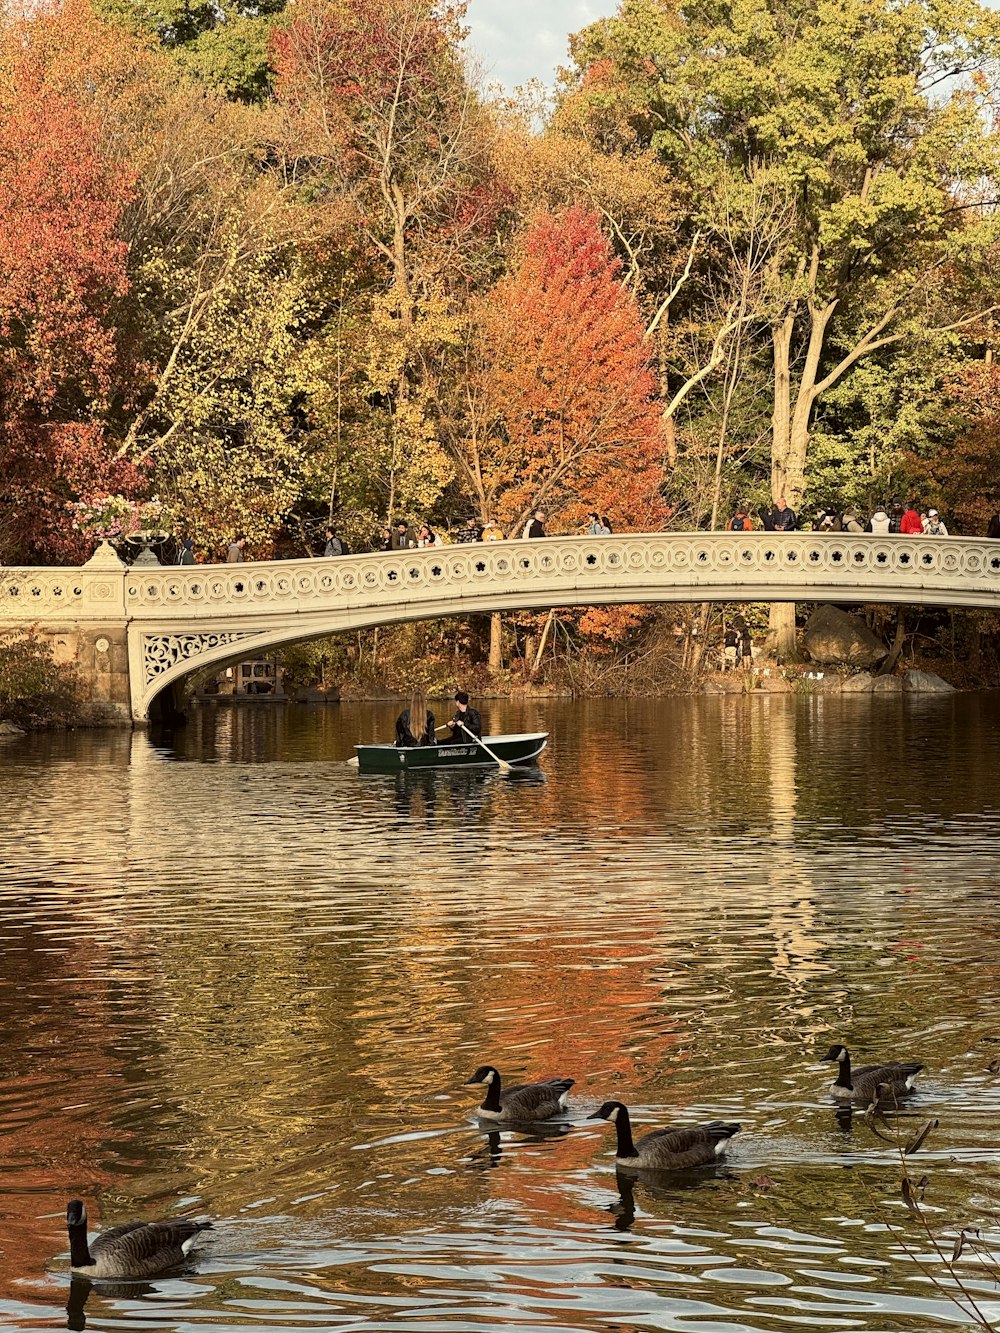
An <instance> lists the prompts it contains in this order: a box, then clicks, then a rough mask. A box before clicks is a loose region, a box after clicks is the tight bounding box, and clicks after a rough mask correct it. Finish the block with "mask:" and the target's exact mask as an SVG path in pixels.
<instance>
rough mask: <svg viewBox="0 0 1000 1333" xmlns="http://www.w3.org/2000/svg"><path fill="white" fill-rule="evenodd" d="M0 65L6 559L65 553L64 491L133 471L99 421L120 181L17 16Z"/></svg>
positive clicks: (109, 373)
mask: <svg viewBox="0 0 1000 1333" xmlns="http://www.w3.org/2000/svg"><path fill="white" fill-rule="evenodd" d="M0 69H2V70H3V72H4V74H5V75H6V76H7V77H6V78H5V79H4V85H5V86H4V89H3V91H2V92H0V474H2V476H3V478H4V484H3V488H2V490H0V539H2V542H3V548H4V556H5V558H6V559H7V560H8V561H13V560H15V559H21V560H26V561H31V560H45V559H57V558H60V557H63V558H65V557H73V556H77V555H80V554H82V553H83V552H82V551H81V550H76V549H74V538H73V536H72V534H71V533H68V532H67V531H66V523H65V520H64V513H65V510H64V507H63V502H64V501H65V500H67V499H70V498H72V497H73V496H75V495H76V494H78V493H80V491H82V490H95V489H102V488H110V487H112V486H115V485H122V484H128V483H129V482H130V481H132V480H134V478H132V477H131V476H130V475H126V473H127V472H128V471H129V470H128V469H127V467H126V468H125V469H123V468H122V465H116V464H114V463H113V462H112V457H113V454H112V451H111V450H110V449H109V448H108V447H107V446H106V444H105V440H104V430H103V425H102V420H101V418H102V414H103V412H104V410H105V408H106V404H107V399H108V397H109V394H110V392H111V387H112V383H113V379H114V367H115V361H116V346H115V334H114V329H113V322H112V318H111V313H110V308H111V306H112V304H113V303H114V301H115V300H116V299H117V298H119V297H121V296H122V295H123V293H124V292H125V290H126V287H127V281H126V276H125V258H126V247H125V244H124V243H123V241H122V240H121V239H120V237H119V231H118V229H119V223H120V221H121V217H122V212H123V209H124V207H125V204H126V202H127V199H128V197H129V179H128V177H127V175H126V173H124V172H123V171H122V170H121V169H119V168H117V167H115V166H113V165H112V164H110V163H109V162H108V161H107V160H106V159H105V158H104V157H103V156H102V154H101V152H100V150H99V147H98V143H97V138H96V132H95V130H94V129H93V128H92V126H91V123H90V121H89V119H88V117H87V116H86V115H85V113H84V110H83V108H82V107H81V106H80V105H79V103H78V102H77V101H76V100H75V99H74V98H73V97H71V96H70V95H69V94H68V93H66V92H65V91H63V90H61V89H59V88H57V87H54V86H53V85H52V84H51V83H50V82H49V81H48V80H47V78H46V70H45V67H44V63H43V60H42V59H41V57H40V55H39V53H38V52H37V51H36V50H35V48H34V46H33V44H32V43H31V41H30V38H29V37H28V36H26V34H25V31H24V29H23V26H22V25H21V24H17V23H8V24H6V25H5V26H4V27H3V28H2V29H0Z"/></svg>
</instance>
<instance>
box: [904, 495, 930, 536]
mask: <svg viewBox="0 0 1000 1333" xmlns="http://www.w3.org/2000/svg"><path fill="white" fill-rule="evenodd" d="M899 530H900V532H901V533H903V534H904V535H907V536H910V537H914V536H923V531H924V525H923V521H922V520H921V517H920V513H919V511H918V503H917V501H916V500H908V501H907V502H906V508H905V510H904V511H903V517H902V518H901V519H900V520H899Z"/></svg>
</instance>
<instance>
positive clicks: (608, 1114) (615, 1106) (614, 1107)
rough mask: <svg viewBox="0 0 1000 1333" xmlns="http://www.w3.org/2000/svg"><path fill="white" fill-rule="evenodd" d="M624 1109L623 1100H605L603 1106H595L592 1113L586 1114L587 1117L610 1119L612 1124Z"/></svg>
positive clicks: (590, 1118)
mask: <svg viewBox="0 0 1000 1333" xmlns="http://www.w3.org/2000/svg"><path fill="white" fill-rule="evenodd" d="M624 1110H625V1104H624V1102H605V1103H604V1104H603V1106H599V1107H598V1108H597V1110H596V1111H595V1112H594V1114H593V1115H588V1116H587V1119H588V1120H610V1121H611V1122H612V1124H613V1123H614V1122H615V1121H616V1120H617V1119H618V1117H619V1116H620V1115H621V1113H622V1111H624Z"/></svg>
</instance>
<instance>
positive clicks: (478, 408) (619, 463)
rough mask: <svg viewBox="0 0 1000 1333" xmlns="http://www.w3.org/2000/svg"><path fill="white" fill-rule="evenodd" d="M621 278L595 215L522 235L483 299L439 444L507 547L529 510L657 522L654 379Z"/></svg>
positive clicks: (559, 517) (621, 524)
mask: <svg viewBox="0 0 1000 1333" xmlns="http://www.w3.org/2000/svg"><path fill="white" fill-rule="evenodd" d="M619 268H620V261H619V260H618V259H617V258H616V257H615V255H614V253H613V251H612V249H611V246H610V244H609V242H608V240H607V238H606V237H605V235H604V234H603V232H602V230H601V226H600V219H599V217H598V215H597V214H596V213H593V212H590V211H588V210H587V209H586V208H585V207H583V206H580V205H576V206H573V207H571V208H569V209H567V210H566V211H564V212H562V213H545V214H542V215H541V216H539V217H538V218H537V219H536V220H535V221H534V222H533V223H532V225H531V226H530V227H529V228H528V230H527V232H526V234H525V236H524V238H523V243H522V246H521V253H520V258H519V261H518V263H517V265H516V267H515V268H514V270H513V271H512V272H511V273H510V274H509V276H507V277H506V278H504V279H503V280H502V281H501V282H500V283H499V284H498V285H497V286H496V287H495V288H494V289H493V291H492V292H491V293H490V294H489V296H488V298H486V301H485V309H484V311H483V313H482V317H481V323H480V337H479V348H478V360H479V366H478V369H477V370H476V371H475V372H474V373H473V374H471V375H470V376H469V377H468V386H469V387H468V389H467V391H466V404H465V406H466V409H467V410H466V412H465V416H464V419H463V420H462V421H461V423H460V424H458V423H456V426H453V427H452V429H451V430H450V432H449V433H450V435H451V437H452V439H451V443H452V450H453V453H454V455H455V458H456V462H457V463H458V465H459V467H460V468H461V470H462V473H463V474H464V477H465V480H466V482H467V484H468V486H469V487H470V489H471V490H472V491H473V493H474V494H476V495H477V497H478V501H479V506H480V509H481V512H482V517H483V518H484V519H491V520H493V521H496V522H499V523H501V524H502V525H503V526H504V527H505V528H506V529H507V530H509V531H511V532H512V533H513V534H517V535H520V528H521V525H523V524H524V522H525V520H526V519H527V518H528V516H529V515H530V514H531V512H532V510H534V509H535V508H536V507H537V506H542V507H543V508H545V509H546V510H547V511H548V513H549V514H550V516H551V519H552V521H553V523H554V526H556V527H559V526H563V527H566V526H573V525H575V524H577V523H579V522H580V521H581V520H582V519H583V517H584V515H585V514H586V512H587V511H588V510H589V509H596V510H597V511H598V512H600V513H608V514H609V515H610V516H611V517H612V519H613V522H614V524H615V527H616V528H632V529H638V530H644V531H649V530H650V529H656V528H658V527H659V526H660V525H661V523H662V521H663V518H664V516H665V506H664V502H663V499H662V496H661V493H660V486H661V483H662V480H663V437H662V432H661V423H660V414H659V408H658V404H657V401H656V379H655V376H654V374H653V372H652V370H651V368H650V349H649V347H648V344H647V343H646V342H645V340H644V337H643V322H642V318H641V316H640V313H639V309H638V306H637V304H636V301H635V298H634V297H633V296H632V294H631V293H630V292H629V291H628V290H627V289H626V288H625V287H624V286H623V285H622V283H621V282H620V280H619V277H618V274H619Z"/></svg>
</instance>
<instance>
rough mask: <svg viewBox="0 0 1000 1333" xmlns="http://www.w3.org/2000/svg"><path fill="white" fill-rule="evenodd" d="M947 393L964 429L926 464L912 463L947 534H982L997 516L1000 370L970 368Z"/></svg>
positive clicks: (999, 505) (999, 507) (999, 497)
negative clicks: (927, 484) (925, 479)
mask: <svg viewBox="0 0 1000 1333" xmlns="http://www.w3.org/2000/svg"><path fill="white" fill-rule="evenodd" d="M951 389H952V395H953V398H954V400H955V402H956V404H957V406H958V409H959V411H960V412H961V414H962V416H963V417H964V418H965V420H966V422H967V423H968V429H967V430H966V431H964V433H962V434H961V435H960V436H959V437H958V438H957V439H956V440H955V442H954V443H953V444H952V445H951V446H950V447H949V448H947V449H942V450H941V451H940V452H939V453H938V454H937V455H936V456H935V457H934V458H933V459H932V460H931V462H930V464H929V465H928V464H927V463H925V462H924V461H923V460H914V461H915V464H916V465H917V466H919V467H921V469H923V468H927V471H928V472H929V476H930V481H931V484H932V486H933V487H934V488H935V491H936V494H935V496H934V499H935V500H936V502H937V504H938V505H939V506H940V507H941V509H942V510H943V511H944V513H945V515H946V516H947V518H946V521H947V522H948V523H949V526H950V528H951V530H952V531H957V532H967V533H970V534H977V533H978V534H980V535H981V534H983V533H985V532H986V528H987V525H988V523H989V521H990V517H991V516H992V515H993V514H995V513H997V512H998V511H1000V366H998V365H996V364H992V363H991V364H989V365H986V364H983V365H976V366H971V367H970V368H969V369H967V370H966V371H964V372H963V374H962V375H961V377H960V378H959V379H958V380H957V381H956V382H955V383H954V384H952V386H951Z"/></svg>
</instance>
